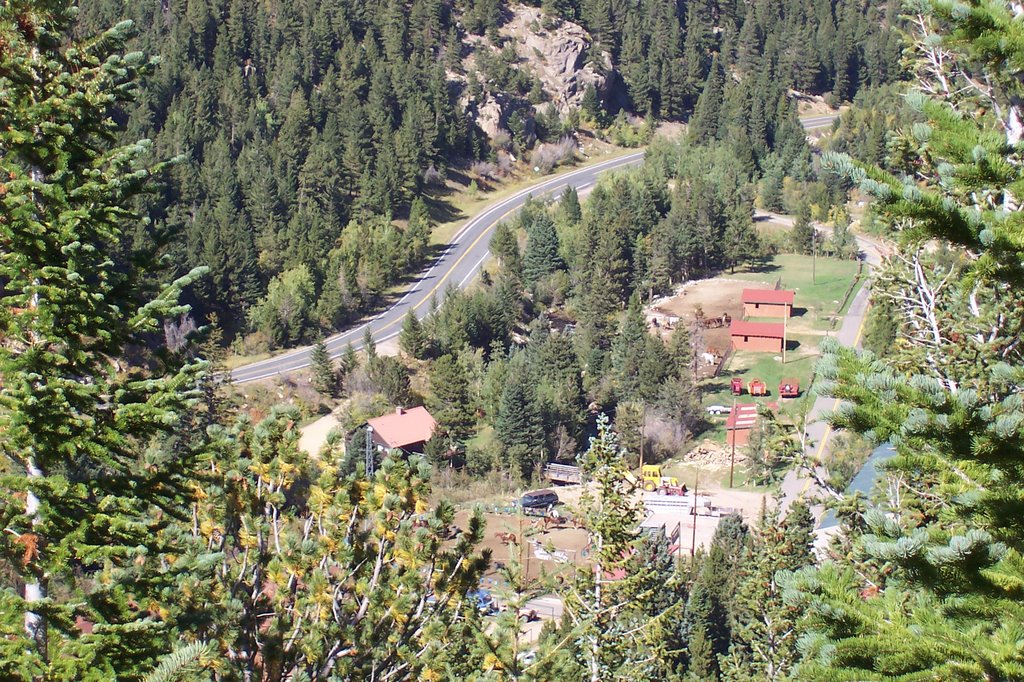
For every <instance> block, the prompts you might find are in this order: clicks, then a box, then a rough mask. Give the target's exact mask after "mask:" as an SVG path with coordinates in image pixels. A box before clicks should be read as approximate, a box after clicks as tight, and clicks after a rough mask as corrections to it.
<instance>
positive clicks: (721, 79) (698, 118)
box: [690, 54, 725, 143]
mask: <svg viewBox="0 0 1024 682" xmlns="http://www.w3.org/2000/svg"><path fill="white" fill-rule="evenodd" d="M724 87H725V72H724V71H723V70H722V66H721V64H720V63H719V61H718V55H717V54H716V55H715V56H714V58H713V59H712V60H711V70H710V72H709V73H708V77H707V81H706V82H705V83H704V88H703V90H701V93H700V97H699V98H698V99H697V108H696V109H694V112H693V118H692V119H691V120H690V137H691V139H692V140H693V141H694V142H697V143H704V142H708V141H710V140H714V139H716V138H717V137H718V123H719V118H720V117H721V113H722V93H723V88H724Z"/></svg>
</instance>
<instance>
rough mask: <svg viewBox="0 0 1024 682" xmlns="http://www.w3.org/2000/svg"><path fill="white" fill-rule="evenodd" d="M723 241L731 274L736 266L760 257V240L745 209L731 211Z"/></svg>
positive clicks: (747, 210)
mask: <svg viewBox="0 0 1024 682" xmlns="http://www.w3.org/2000/svg"><path fill="white" fill-rule="evenodd" d="M723 240H724V241H725V247H724V255H725V259H726V262H728V264H729V269H730V271H731V272H734V271H735V270H736V266H737V265H742V264H744V263H749V262H750V261H752V260H754V259H755V258H757V257H758V256H760V255H761V240H760V238H759V237H758V234H757V230H755V229H754V222H753V221H752V220H751V218H750V212H749V209H748V208H747V207H743V206H741V207H739V208H738V209H737V210H736V211H733V214H732V215H731V216H730V217H729V222H728V224H727V225H726V228H725V234H724V235H723Z"/></svg>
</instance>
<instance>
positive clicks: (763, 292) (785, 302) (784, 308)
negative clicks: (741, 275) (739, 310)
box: [743, 289, 796, 317]
mask: <svg viewBox="0 0 1024 682" xmlns="http://www.w3.org/2000/svg"><path fill="white" fill-rule="evenodd" d="M795 296H796V292H795V291H789V290H787V289H744V290H743V314H744V315H746V316H747V317H791V316H792V315H793V299H794V297H795Z"/></svg>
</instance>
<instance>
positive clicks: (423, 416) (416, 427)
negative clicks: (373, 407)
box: [366, 407, 437, 453]
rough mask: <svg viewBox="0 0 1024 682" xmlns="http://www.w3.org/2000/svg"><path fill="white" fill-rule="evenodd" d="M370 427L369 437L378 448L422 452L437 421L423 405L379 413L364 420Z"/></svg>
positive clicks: (432, 433)
mask: <svg viewBox="0 0 1024 682" xmlns="http://www.w3.org/2000/svg"><path fill="white" fill-rule="evenodd" d="M366 423H367V425H368V426H369V427H370V429H371V435H370V438H371V440H372V442H373V444H374V445H375V446H377V449H379V450H404V451H405V452H416V453H422V452H423V446H424V445H426V443H427V441H428V440H430V437H431V436H433V435H434V430H435V429H436V428H437V421H435V419H434V417H433V415H431V414H430V412H428V411H427V408H425V407H413V408H410V409H408V410H407V409H405V408H402V407H399V408H397V409H396V410H395V411H394V412H391V413H389V414H385V415H381V416H380V417H376V418H374V419H371V420H369V421H368V422H366Z"/></svg>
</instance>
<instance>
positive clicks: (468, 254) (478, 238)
mask: <svg viewBox="0 0 1024 682" xmlns="http://www.w3.org/2000/svg"><path fill="white" fill-rule="evenodd" d="M643 160H644V152H642V151H640V152H633V153H631V154H626V155H625V156H619V157H616V158H614V159H608V160H607V161H601V162H599V163H595V164H592V165H589V166H585V167H583V168H579V169H577V170H573V171H570V172H568V173H562V174H561V175H557V176H555V177H553V178H549V179H547V180H544V181H542V182H539V183H537V184H536V185H532V186H530V187H528V188H526V189H524V190H521V191H519V192H516V193H515V194H513V195H512V196H510V197H508V198H506V199H502V200H500V201H498V202H496V203H494V204H492V205H490V206H488V207H487V208H486V209H484V210H483V211H482V212H481V213H479V214H478V215H476V216H475V217H473V218H472V219H471V220H469V221H468V222H467V223H466V224H465V225H464V226H463V227H462V229H461V230H459V232H458V234H456V235H455V238H454V239H453V240H452V241H451V243H450V244H448V246H447V247H445V250H444V251H443V252H442V253H441V255H440V256H439V257H438V258H437V259H435V260H434V262H433V264H432V265H431V266H430V268H428V269H427V270H426V271H425V272H423V273H421V274H420V275H419V277H418V278H417V279H416V281H415V282H413V284H412V285H411V287H410V288H409V290H408V291H406V292H405V295H404V296H402V298H401V299H399V300H398V302H396V303H395V304H394V305H392V306H391V307H389V308H388V309H386V310H384V311H383V312H381V313H380V314H379V315H377V316H376V317H374V318H372V319H370V320H369V321H367V322H363V323H362V324H359V325H357V326H356V327H354V328H352V329H349V330H347V331H344V332H341V333H340V334H336V335H335V336H332V337H330V338H328V339H327V340H326V341H325V343H326V344H327V351H328V352H329V353H330V355H331V357H338V356H339V355H341V354H342V352H344V350H345V346H347V345H348V344H349V343H351V344H352V346H353V347H354V348H355V349H356V350H359V349H360V348H362V345H363V334H364V331H365V329H366V327H367V326H369V328H370V331H371V332H372V334H373V339H374V341H376V342H377V343H380V342H382V341H386V340H388V339H391V338H393V337H395V336H397V335H398V332H399V331H400V330H401V327H402V320H403V319H404V318H405V315H406V313H407V312H408V311H409V309H412V310H413V311H415V313H416V316H417V317H420V318H422V317H423V316H424V315H426V314H427V311H428V310H429V309H430V299H431V297H433V296H434V294H435V293H436V294H440V293H443V292H444V289H445V288H446V287H447V286H449V285H451V286H454V287H458V288H462V287H464V286H466V285H467V284H469V282H471V281H472V280H473V278H474V277H475V276H476V274H477V272H479V270H480V266H481V265H483V263H484V261H485V260H487V258H488V256H489V255H490V243H491V240H490V239H489V237H490V235H491V232H492V231H493V230H494V227H495V226H496V225H497V224H498V223H500V222H501V221H502V220H504V219H505V218H506V217H508V216H509V215H511V214H512V213H515V212H516V211H518V210H519V209H520V208H521V207H522V205H523V204H524V203H526V200H527V199H528V198H529V197H531V196H533V197H535V198H542V197H549V196H550V197H557V196H558V195H560V194H561V193H562V192H563V191H565V189H566V188H567V187H575V188H576V189H577V190H581V191H582V190H586V189H587V188H589V187H591V186H592V185H594V184H595V183H596V182H597V178H598V176H600V175H601V174H603V173H607V172H608V171H612V170H618V169H621V168H626V167H629V166H636V165H639V164H640V163H643ZM311 350H312V349H311V348H310V347H309V346H306V347H304V348H298V349H296V350H293V351H289V352H286V353H282V354H281V355H275V356H274V357H272V358H268V359H266V360H261V361H259V362H254V363H252V364H249V365H244V366H242V367H237V368H235V369H234V370H232V371H231V381H232V383H235V384H243V383H246V382H249V381H257V380H259V379H268V378H270V377H274V376H277V375H283V374H287V373H289V372H292V371H295V370H297V369H302V368H303V367H308V366H309V356H310V353H311Z"/></svg>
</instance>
